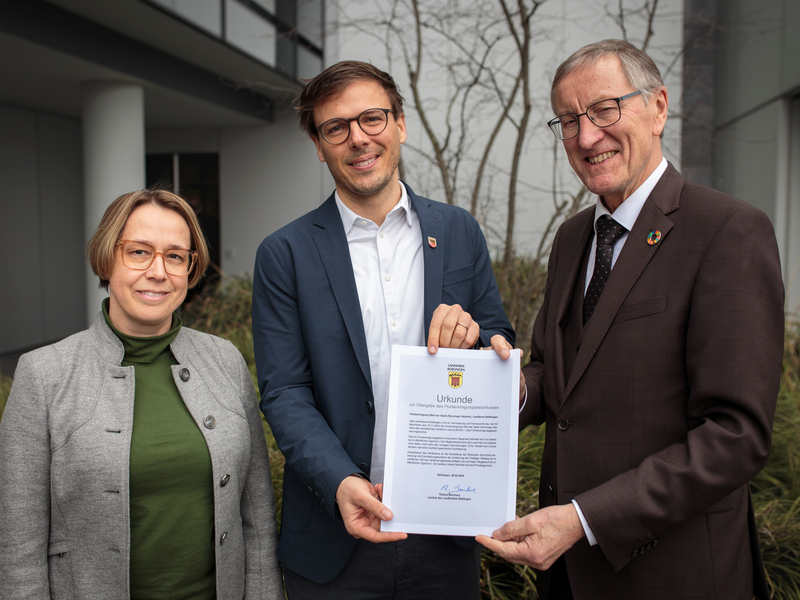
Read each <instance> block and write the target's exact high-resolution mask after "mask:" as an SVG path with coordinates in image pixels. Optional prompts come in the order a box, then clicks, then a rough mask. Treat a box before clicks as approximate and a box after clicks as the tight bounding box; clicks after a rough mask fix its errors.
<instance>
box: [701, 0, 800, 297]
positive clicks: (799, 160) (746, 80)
mask: <svg viewBox="0 0 800 600" xmlns="http://www.w3.org/2000/svg"><path fill="white" fill-rule="evenodd" d="M690 4H698V0H687V7H688V6H689V5H690ZM711 4H713V5H715V9H716V18H715V20H714V31H713V43H714V45H715V48H716V59H715V61H714V71H713V73H712V74H713V76H714V93H713V94H711V95H709V98H710V99H711V100H712V101H713V106H714V122H713V131H714V140H713V144H711V145H710V146H709V151H710V154H711V155H712V157H713V178H712V180H711V182H710V183H711V184H712V185H713V186H714V187H716V188H717V189H720V190H722V191H725V192H727V193H729V194H732V195H734V196H736V197H738V198H741V199H743V200H746V201H747V202H750V203H751V204H754V205H755V206H757V207H759V208H761V209H762V210H763V211H764V212H766V213H767V215H769V217H770V218H771V219H772V223H773V225H774V226H775V233H776V237H777V239H778V245H779V249H780V252H781V259H782V265H783V271H784V283H785V284H786V288H787V302H786V304H787V308H788V309H789V310H795V309H796V307H797V306H798V303H800V285H798V282H797V281H796V280H797V279H798V277H797V275H798V270H799V268H798V267H799V266H800V243H798V242H797V241H795V240H794V239H793V238H794V237H795V236H794V235H792V234H791V232H796V231H797V227H798V226H800V134H799V133H798V131H799V130H800V123H798V120H799V119H800V110H798V100H797V99H798V97H800V60H798V57H800V2H797V0H717V1H716V2H711ZM687 12H688V11H687ZM688 19H689V15H688V14H687V21H688ZM709 39H712V38H711V37H710V38H709ZM689 64H690V63H689V58H688V57H687V61H686V63H685V66H687V68H690V67H689ZM698 73H700V70H699V69H698ZM696 114H700V113H699V112H698V113H696ZM691 125H693V123H692V122H691V120H690V119H688V118H687V120H686V121H685V127H687V126H691Z"/></svg>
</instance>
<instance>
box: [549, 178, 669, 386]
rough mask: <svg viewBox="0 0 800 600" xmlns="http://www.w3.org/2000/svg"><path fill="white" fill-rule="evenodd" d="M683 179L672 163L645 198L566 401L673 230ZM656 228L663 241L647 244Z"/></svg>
mask: <svg viewBox="0 0 800 600" xmlns="http://www.w3.org/2000/svg"><path fill="white" fill-rule="evenodd" d="M683 181H684V179H683V177H681V175H680V174H679V173H678V172H677V171H676V170H675V169H674V168H673V167H672V166H671V165H670V166H669V167H668V168H667V170H666V171H665V172H664V175H662V177H661V179H660V180H659V182H658V184H656V187H655V188H654V189H653V192H652V193H651V194H650V197H649V198H648V199H647V200H646V201H645V203H644V206H643V207H642V211H641V212H640V213H639V217H638V218H637V219H636V223H635V224H634V226H633V229H632V230H631V232H630V234H629V235H628V239H627V241H626V242H625V246H624V247H623V249H622V252H620V255H619V258H617V262H616V263H615V265H614V268H613V270H612V271H611V275H609V278H608V283H607V284H606V287H605V289H604V290H603V294H602V295H601V296H600V299H599V300H598V302H597V308H595V310H594V313H593V314H592V318H591V319H589V321H588V322H587V323H586V326H585V327H584V331H583V339H582V341H581V345H580V350H578V355H577V356H576V357H575V364H574V365H573V367H572V372H571V373H570V375H569V380H568V381H567V386H566V389H565V391H564V396H563V397H562V398H561V400H562V401H563V400H564V399H566V397H567V396H569V394H570V393H571V392H572V390H573V389H574V388H575V385H576V384H577V383H578V380H579V379H580V378H581V376H582V375H583V373H584V371H585V370H586V367H587V366H588V365H589V362H591V360H592V357H593V356H594V355H595V352H597V349H598V347H599V346H600V344H601V343H602V341H603V339H604V338H605V336H606V333H608V329H609V328H610V327H611V323H612V322H613V321H614V318H615V317H616V316H617V312H618V311H619V309H620V307H621V306H622V303H623V302H624V301H625V298H627V297H628V294H629V293H630V291H631V289H632V288H633V286H634V285H635V284H636V282H637V280H638V279H639V277H640V276H641V274H642V272H643V271H644V269H645V268H646V267H647V265H648V263H649V262H650V259H651V258H653V256H654V255H655V253H656V252H658V250H659V249H660V248H661V247H662V245H663V244H664V240H665V238H666V237H667V235H668V234H669V232H670V230H671V229H672V221H671V220H670V219H669V218H668V217H667V214H669V213H670V212H672V211H673V210H675V209H677V208H678V203H679V199H680V191H681V189H682V188H683ZM655 230H657V231H660V232H661V241H660V242H659V243H656V244H653V245H650V244H648V243H647V236H648V234H649V233H650V232H651V231H655Z"/></svg>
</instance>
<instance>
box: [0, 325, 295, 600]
mask: <svg viewBox="0 0 800 600" xmlns="http://www.w3.org/2000/svg"><path fill="white" fill-rule="evenodd" d="M170 350H171V351H172V353H173V355H174V356H175V358H176V359H177V360H178V363H179V364H177V365H175V366H173V367H172V377H173V379H174V380H175V385H176V386H177V388H178V391H179V392H180V394H181V397H182V398H183V401H184V402H185V404H186V407H187V408H188V410H189V412H190V413H191V415H192V417H193V418H194V420H195V423H197V426H198V428H199V429H200V431H201V432H202V434H203V437H204V438H205V441H206V444H207V445H208V450H209V453H210V455H211V462H212V465H213V477H214V526H215V538H216V544H215V546H216V550H215V552H216V569H217V598H218V599H219V600H227V599H236V600H240V599H242V598H246V599H248V600H249V599H255V598H259V599H260V598H270V599H276V600H277V599H278V598H283V586H282V583H281V576H280V571H279V568H278V563H277V560H276V541H277V531H276V529H277V526H276V522H275V505H274V499H273V494H272V485H271V477H270V468H269V461H268V459H267V448H266V444H265V441H264V432H263V429H262V425H261V418H260V415H259V414H258V409H257V400H256V395H255V390H254V387H253V382H252V380H251V379H250V373H249V372H248V370H247V367H246V365H245V363H244V360H243V359H242V356H241V354H239V352H238V350H236V348H235V347H234V346H233V345H232V344H231V343H230V342H227V341H225V340H222V339H220V338H217V337H214V336H211V335H208V334H204V333H199V332H197V331H193V330H191V329H188V328H186V327H183V328H181V330H180V332H179V333H178V335H177V336H176V338H175V340H174V341H173V342H172V344H171V346H170ZM123 356H124V350H123V346H122V342H121V341H120V340H119V338H117V336H116V335H115V334H114V333H113V331H111V329H110V328H109V327H108V326H107V325H106V323H105V320H104V319H103V317H102V315H100V316H98V318H97V319H96V320H95V322H94V324H93V325H92V326H91V327H90V328H89V329H88V330H86V331H83V332H81V333H77V334H75V335H73V336H70V337H68V338H67V339H65V340H63V341H61V342H59V343H57V344H53V345H51V346H46V347H44V348H40V349H38V350H35V351H34V352H30V353H28V354H25V355H24V356H23V357H22V358H21V359H20V362H19V366H18V367H17V371H16V374H15V379H14V385H13V387H12V389H11V394H10V396H9V398H8V404H7V406H6V410H5V413H4V415H3V420H2V423H0V598H3V599H6V598H8V599H11V598H13V599H14V600H21V599H28V598H31V599H33V598H35V599H37V600H40V599H45V598H52V599H54V600H57V599H62V598H65V599H72V598H79V599H81V600H94V599H97V600H116V599H120V600H123V599H127V598H129V596H130V586H129V564H130V560H129V559H130V524H129V515H130V507H129V481H128V480H129V473H128V471H129V464H128V458H129V455H130V443H131V431H132V425H133V397H134V368H133V367H122V366H120V363H121V362H122V359H123Z"/></svg>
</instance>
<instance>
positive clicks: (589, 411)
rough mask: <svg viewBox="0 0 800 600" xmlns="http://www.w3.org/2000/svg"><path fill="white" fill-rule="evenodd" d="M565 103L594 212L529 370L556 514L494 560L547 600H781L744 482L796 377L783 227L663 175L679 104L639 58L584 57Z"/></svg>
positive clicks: (563, 239)
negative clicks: (769, 576) (768, 575)
mask: <svg viewBox="0 0 800 600" xmlns="http://www.w3.org/2000/svg"><path fill="white" fill-rule="evenodd" d="M551 101H552V106H553V110H554V112H555V114H556V115H558V116H557V117H555V118H554V119H553V120H552V121H550V122H549V126H550V128H551V129H552V131H553V133H554V134H555V135H556V137H557V138H558V139H560V140H563V144H564V149H565V150H566V153H567V156H568V158H569V162H570V164H571V165H572V168H573V169H574V170H575V172H576V173H577V175H578V176H579V177H580V179H581V181H583V183H584V184H585V185H586V187H587V188H588V189H589V190H590V191H591V192H593V193H595V194H597V196H598V198H597V203H596V205H595V206H593V207H591V208H589V209H587V210H585V211H583V212H581V213H579V214H578V215H576V216H575V217H573V218H571V219H569V220H568V221H567V222H565V223H564V224H563V225H562V226H561V228H560V229H559V231H558V233H557V234H556V237H555V239H554V241H553V249H552V253H551V256H550V262H549V271H548V280H547V289H546V293H545V300H544V304H543V306H542V309H541V311H540V312H539V315H538V317H537V320H536V324H535V327H534V333H533V343H532V351H531V362H530V363H529V364H528V365H526V367H525V368H524V373H525V378H526V381H527V386H528V400H527V404H526V406H525V408H524V410H523V414H522V415H521V425H522V426H525V425H527V424H531V423H536V424H540V423H543V422H544V423H546V424H547V434H546V441H545V450H544V456H543V461H542V477H541V484H540V497H539V500H540V505H541V510H539V511H536V512H534V513H532V514H530V515H527V516H525V517H523V518H521V519H518V520H517V521H515V522H513V523H507V524H506V525H504V526H503V527H502V528H501V529H500V530H499V531H497V532H495V534H494V539H490V538H487V537H481V538H479V541H481V542H482V543H484V544H485V545H486V546H487V547H489V548H491V549H492V550H494V551H496V552H498V553H499V554H500V555H502V556H504V557H505V558H507V559H509V560H511V561H514V562H519V563H524V564H528V565H532V566H534V567H536V568H537V569H540V570H543V572H542V573H541V574H540V577H539V581H540V590H539V591H540V594H541V596H542V597H543V598H558V599H560V598H573V597H574V598H575V599H577V600H584V599H587V598H591V599H609V600H612V599H613V600H620V599H625V600H636V599H642V600H645V599H646V600H659V599H663V600H674V599H676V598H680V599H682V600H686V599H690V598H693V599H697V600H712V599H716V600H735V599H741V600H751V599H752V598H753V596H754V595H755V596H757V597H758V598H761V599H766V598H768V593H767V589H766V584H765V576H764V570H763V565H762V561H761V555H760V551H759V544H758V537H757V534H756V529H755V524H754V518H753V509H752V502H751V498H750V493H749V489H748V480H749V479H750V478H751V477H753V476H754V475H755V474H756V473H757V472H758V471H759V470H760V469H762V468H763V467H764V465H765V464H766V462H767V458H768V457H769V450H770V443H771V428H772V419H773V416H774V411H775V401H776V396H777V391H778V381H779V376H780V368H781V357H782V344H783V285H782V281H781V272H780V263H779V259H778V249H777V245H776V242H775V235H774V232H773V229H772V225H771V224H770V222H769V220H768V219H767V217H766V216H765V215H764V214H763V213H762V212H761V211H759V210H757V209H755V208H753V207H752V206H750V205H748V204H746V203H744V202H741V201H739V200H736V199H734V198H731V197H729V196H726V195H725V194H722V193H719V192H717V191H715V190H712V189H709V188H706V187H703V186H700V185H697V184H694V183H691V182H689V181H686V180H685V179H684V178H683V177H681V175H680V174H679V173H678V172H677V171H676V170H675V169H674V168H673V167H672V166H671V165H669V164H668V163H667V161H666V160H664V158H663V156H662V152H661V141H660V136H661V133H662V131H663V129H664V125H665V123H666V119H667V105H668V96H667V90H666V88H665V87H664V85H663V83H662V81H661V77H660V75H659V73H658V69H657V68H656V66H655V64H654V63H653V61H652V60H651V59H650V58H649V57H648V56H647V55H646V54H644V53H643V52H641V51H639V50H637V49H636V48H635V47H633V46H631V45H630V44H628V43H626V42H622V41H619V40H607V41H604V42H599V43H596V44H592V45H590V46H586V47H585V48H582V49H580V50H578V51H577V52H576V53H575V54H573V55H572V56H571V57H570V58H569V59H567V61H566V62H564V64H562V65H561V66H560V67H559V68H558V70H557V72H556V76H555V79H554V81H553V85H552V92H551Z"/></svg>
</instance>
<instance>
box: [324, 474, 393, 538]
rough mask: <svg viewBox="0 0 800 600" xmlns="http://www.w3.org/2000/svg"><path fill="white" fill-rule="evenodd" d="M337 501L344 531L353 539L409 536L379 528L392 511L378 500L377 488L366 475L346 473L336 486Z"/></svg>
mask: <svg viewBox="0 0 800 600" xmlns="http://www.w3.org/2000/svg"><path fill="white" fill-rule="evenodd" d="M379 485H380V484H379ZM336 503H337V504H338V505H339V513H340V514H341V515H342V521H344V526H345V528H346V529H347V533H349V534H350V535H352V536H353V537H354V538H356V539H365V540H367V541H369V542H375V543H378V542H396V541H398V540H404V539H405V538H407V537H408V535H407V534H405V533H401V532H391V533H390V532H386V531H381V530H380V528H381V521H388V520H390V519H391V518H392V516H393V515H392V511H390V510H389V509H388V508H386V507H385V506H384V505H383V504H382V503H381V501H380V496H379V494H378V491H376V490H375V488H374V487H372V484H371V483H370V482H369V481H367V480H366V479H363V478H361V477H358V476H355V475H351V476H349V477H345V478H344V480H342V483H340V484H339V489H337V490H336Z"/></svg>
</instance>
